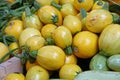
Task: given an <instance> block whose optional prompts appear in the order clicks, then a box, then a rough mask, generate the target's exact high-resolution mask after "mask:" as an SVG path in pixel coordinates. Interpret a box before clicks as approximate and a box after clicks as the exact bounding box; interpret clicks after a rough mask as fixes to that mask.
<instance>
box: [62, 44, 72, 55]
mask: <svg viewBox="0 0 120 80" xmlns="http://www.w3.org/2000/svg"><path fill="white" fill-rule="evenodd" d="M64 51H65V53H66V54H68V55H71V54H72V47H71V46H67V47H66V48H65V49H64Z"/></svg>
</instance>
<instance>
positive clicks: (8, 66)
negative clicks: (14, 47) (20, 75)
mask: <svg viewBox="0 0 120 80" xmlns="http://www.w3.org/2000/svg"><path fill="white" fill-rule="evenodd" d="M22 70H23V68H22V64H21V61H20V59H19V58H17V57H12V58H10V59H9V60H7V61H5V62H3V63H1V64H0V80H5V77H6V75H8V74H9V73H12V72H22Z"/></svg>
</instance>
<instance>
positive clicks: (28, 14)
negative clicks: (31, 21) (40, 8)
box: [25, 7, 32, 17]
mask: <svg viewBox="0 0 120 80" xmlns="http://www.w3.org/2000/svg"><path fill="white" fill-rule="evenodd" d="M25 14H26V16H27V17H29V16H31V15H32V13H31V11H30V8H29V7H27V8H26V9H25Z"/></svg>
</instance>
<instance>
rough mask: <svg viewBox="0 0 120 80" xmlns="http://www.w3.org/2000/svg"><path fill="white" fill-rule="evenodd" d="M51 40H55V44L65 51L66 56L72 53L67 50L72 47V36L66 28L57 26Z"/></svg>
mask: <svg viewBox="0 0 120 80" xmlns="http://www.w3.org/2000/svg"><path fill="white" fill-rule="evenodd" d="M53 39H54V40H55V44H56V45H57V46H59V47H61V48H62V49H65V51H66V53H67V54H71V53H72V52H71V49H70V50H69V48H71V45H72V34H71V32H70V30H69V29H68V28H66V27H65V26H59V27H58V28H57V29H56V30H55V31H54V33H53ZM69 51H70V52H69Z"/></svg>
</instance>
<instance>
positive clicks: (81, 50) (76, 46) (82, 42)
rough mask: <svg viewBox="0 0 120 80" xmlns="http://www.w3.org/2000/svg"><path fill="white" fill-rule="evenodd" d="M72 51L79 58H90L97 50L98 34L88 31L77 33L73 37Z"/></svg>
mask: <svg viewBox="0 0 120 80" xmlns="http://www.w3.org/2000/svg"><path fill="white" fill-rule="evenodd" d="M73 51H74V54H75V55H76V56H77V57H79V58H84V59H85V58H90V57H92V56H94V55H95V54H96V53H97V51H98V36H97V35H96V34H95V33H92V32H90V31H82V32H79V33H77V34H76V35H75V36H74V38H73Z"/></svg>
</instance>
